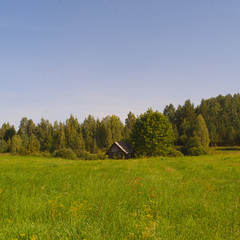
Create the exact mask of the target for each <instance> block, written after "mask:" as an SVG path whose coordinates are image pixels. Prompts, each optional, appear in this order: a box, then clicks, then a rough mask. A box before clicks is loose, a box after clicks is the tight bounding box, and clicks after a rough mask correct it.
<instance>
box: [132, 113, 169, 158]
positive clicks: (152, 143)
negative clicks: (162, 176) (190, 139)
mask: <svg viewBox="0 0 240 240" xmlns="http://www.w3.org/2000/svg"><path fill="white" fill-rule="evenodd" d="M131 142H132V145H133V148H134V149H135V151H136V152H137V153H139V154H142V155H146V156H157V155H163V156H165V155H167V154H168V153H169V152H170V150H171V146H172V144H173V142H174V133H173V130H172V125H171V123H170V122H169V121H168V118H167V117H166V116H164V115H163V114H161V113H159V112H158V111H156V112H154V111H153V110H152V109H148V111H147V112H145V113H144V114H141V115H140V116H139V117H138V118H137V120H136V122H135V124H134V127H133V131H132V135H131Z"/></svg>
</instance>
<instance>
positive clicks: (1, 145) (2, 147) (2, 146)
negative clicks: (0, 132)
mask: <svg viewBox="0 0 240 240" xmlns="http://www.w3.org/2000/svg"><path fill="white" fill-rule="evenodd" d="M7 151H8V144H7V143H6V141H5V140H4V139H0V153H4V152H7Z"/></svg>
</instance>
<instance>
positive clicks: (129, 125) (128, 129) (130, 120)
mask: <svg viewBox="0 0 240 240" xmlns="http://www.w3.org/2000/svg"><path fill="white" fill-rule="evenodd" d="M135 122H136V117H135V115H134V114H133V113H132V112H129V113H128V116H127V118H126V119H125V126H124V133H123V135H124V140H125V141H130V138H131V134H132V130H133V126H134V123H135Z"/></svg>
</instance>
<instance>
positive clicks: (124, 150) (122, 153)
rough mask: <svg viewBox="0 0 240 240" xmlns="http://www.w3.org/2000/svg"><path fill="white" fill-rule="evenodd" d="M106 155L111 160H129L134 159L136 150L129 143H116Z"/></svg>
mask: <svg viewBox="0 0 240 240" xmlns="http://www.w3.org/2000/svg"><path fill="white" fill-rule="evenodd" d="M105 155H108V158H109V159H113V158H116V159H129V158H133V157H134V150H133V148H132V146H131V144H130V143H128V142H123V141H121V142H115V143H113V145H112V146H111V147H110V148H109V150H108V151H107V152H106V154H105Z"/></svg>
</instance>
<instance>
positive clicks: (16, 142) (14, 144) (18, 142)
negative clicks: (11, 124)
mask: <svg viewBox="0 0 240 240" xmlns="http://www.w3.org/2000/svg"><path fill="white" fill-rule="evenodd" d="M21 148H22V139H21V137H20V136H19V135H15V136H13V138H12V141H11V145H10V152H11V153H13V154H16V153H20V151H21Z"/></svg>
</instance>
